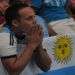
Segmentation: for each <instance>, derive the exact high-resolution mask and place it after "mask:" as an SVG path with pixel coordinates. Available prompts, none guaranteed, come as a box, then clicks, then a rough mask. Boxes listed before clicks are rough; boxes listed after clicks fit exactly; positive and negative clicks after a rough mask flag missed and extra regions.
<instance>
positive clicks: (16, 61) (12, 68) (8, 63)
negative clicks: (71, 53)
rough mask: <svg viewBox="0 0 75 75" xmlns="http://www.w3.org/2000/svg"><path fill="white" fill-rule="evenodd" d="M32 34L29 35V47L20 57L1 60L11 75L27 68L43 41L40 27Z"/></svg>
mask: <svg viewBox="0 0 75 75" xmlns="http://www.w3.org/2000/svg"><path fill="white" fill-rule="evenodd" d="M30 32H31V33H30ZM30 32H28V33H27V35H28V36H27V38H28V42H27V45H25V47H24V48H23V50H22V52H21V53H20V54H19V55H16V56H14V57H11V56H9V57H2V58H1V61H2V64H3V66H4V67H5V68H6V69H7V71H8V72H9V74H10V75H17V74H18V73H19V72H21V71H22V70H23V69H24V68H25V66H26V65H27V64H28V62H29V61H30V59H31V58H32V54H33V52H34V50H35V49H36V47H37V46H38V45H39V43H40V41H41V38H42V36H41V31H40V29H39V28H38V27H33V28H32V29H31V31H30ZM35 37H36V38H35Z"/></svg>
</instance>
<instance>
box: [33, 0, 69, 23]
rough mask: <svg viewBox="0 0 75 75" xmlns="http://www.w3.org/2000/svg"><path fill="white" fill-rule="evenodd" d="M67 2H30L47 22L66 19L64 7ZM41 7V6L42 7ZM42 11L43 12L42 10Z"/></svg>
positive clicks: (59, 0)
mask: <svg viewBox="0 0 75 75" xmlns="http://www.w3.org/2000/svg"><path fill="white" fill-rule="evenodd" d="M66 1H67V0H32V4H33V5H34V6H35V7H36V8H37V10H38V9H40V11H39V10H38V12H39V14H38V15H40V16H42V17H43V18H44V19H45V20H46V21H47V22H50V21H56V20H60V19H64V18H68V17H69V15H68V14H67V12H66V10H65V8H64V6H65V4H66ZM42 5H43V6H42ZM42 9H43V10H42Z"/></svg>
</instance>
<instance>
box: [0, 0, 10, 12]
mask: <svg viewBox="0 0 75 75" xmlns="http://www.w3.org/2000/svg"><path fill="white" fill-rule="evenodd" d="M8 7H9V0H0V11H2V12H5V10H6V9H7V8H8Z"/></svg>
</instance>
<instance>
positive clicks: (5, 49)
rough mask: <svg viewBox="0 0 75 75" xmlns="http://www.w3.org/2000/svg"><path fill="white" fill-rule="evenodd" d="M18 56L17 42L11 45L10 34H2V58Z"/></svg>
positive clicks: (0, 36)
mask: <svg viewBox="0 0 75 75" xmlns="http://www.w3.org/2000/svg"><path fill="white" fill-rule="evenodd" d="M16 54H17V48H16V41H14V44H13V45H10V34H9V33H0V57H6V56H11V55H16Z"/></svg>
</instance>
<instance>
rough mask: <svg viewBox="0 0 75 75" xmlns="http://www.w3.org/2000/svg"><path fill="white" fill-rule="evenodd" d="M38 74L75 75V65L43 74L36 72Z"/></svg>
mask: <svg viewBox="0 0 75 75" xmlns="http://www.w3.org/2000/svg"><path fill="white" fill-rule="evenodd" d="M38 75H75V66H73V67H68V68H63V69H59V70H54V71H50V72H45V73H43V74H38Z"/></svg>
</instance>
